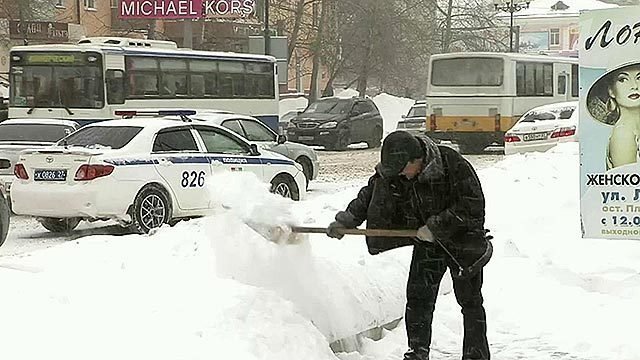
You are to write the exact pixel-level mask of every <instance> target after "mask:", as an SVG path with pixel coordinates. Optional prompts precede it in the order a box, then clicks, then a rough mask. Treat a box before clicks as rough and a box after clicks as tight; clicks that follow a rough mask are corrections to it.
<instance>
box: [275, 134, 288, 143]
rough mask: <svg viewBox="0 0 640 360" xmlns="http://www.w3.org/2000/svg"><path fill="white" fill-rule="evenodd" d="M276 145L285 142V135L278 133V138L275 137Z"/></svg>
mask: <svg viewBox="0 0 640 360" xmlns="http://www.w3.org/2000/svg"><path fill="white" fill-rule="evenodd" d="M277 142H278V145H282V144H284V143H286V142H287V136H286V135H278V139H277Z"/></svg>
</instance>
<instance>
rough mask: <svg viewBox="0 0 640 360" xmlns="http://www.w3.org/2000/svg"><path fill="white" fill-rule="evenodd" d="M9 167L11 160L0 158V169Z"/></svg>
mask: <svg viewBox="0 0 640 360" xmlns="http://www.w3.org/2000/svg"><path fill="white" fill-rule="evenodd" d="M9 168H11V161H9V160H7V159H0V169H9Z"/></svg>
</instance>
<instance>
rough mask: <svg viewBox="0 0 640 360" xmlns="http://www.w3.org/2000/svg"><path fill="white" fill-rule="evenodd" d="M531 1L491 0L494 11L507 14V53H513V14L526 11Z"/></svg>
mask: <svg viewBox="0 0 640 360" xmlns="http://www.w3.org/2000/svg"><path fill="white" fill-rule="evenodd" d="M530 2H531V1H522V0H517V1H516V2H515V3H514V1H513V0H493V6H494V7H495V9H496V10H500V11H504V12H508V13H509V52H513V13H515V12H518V11H520V10H524V9H528V8H529V3H530Z"/></svg>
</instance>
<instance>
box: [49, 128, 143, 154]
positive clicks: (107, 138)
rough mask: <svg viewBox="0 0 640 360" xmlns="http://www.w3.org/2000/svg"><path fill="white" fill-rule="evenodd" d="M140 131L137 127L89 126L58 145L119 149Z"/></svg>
mask: <svg viewBox="0 0 640 360" xmlns="http://www.w3.org/2000/svg"><path fill="white" fill-rule="evenodd" d="M141 130H142V128H141V127H138V126H89V127H85V128H82V129H80V130H78V131H76V132H75V133H73V134H71V135H69V136H67V137H66V138H64V139H62V140H61V141H60V142H59V145H68V146H81V147H86V148H92V149H103V148H107V149H120V148H122V147H124V146H125V145H127V144H128V143H129V142H130V141H131V139H133V138H134V137H135V136H136V135H137V134H138V133H139V132H140V131H141Z"/></svg>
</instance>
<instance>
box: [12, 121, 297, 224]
mask: <svg viewBox="0 0 640 360" xmlns="http://www.w3.org/2000/svg"><path fill="white" fill-rule="evenodd" d="M156 113H157V115H158V116H171V115H175V114H173V113H172V112H170V111H164V112H162V111H161V112H156ZM181 114H183V115H184V112H181ZM133 115H137V114H133ZM187 115H192V114H187ZM183 119H184V120H183V121H181V120H167V119H160V118H154V119H144V118H138V117H133V118H131V119H122V120H109V121H103V122H97V123H94V124H91V125H88V126H85V127H83V128H81V129H80V130H78V131H76V132H74V133H73V134H71V135H69V136H67V137H65V138H64V139H62V140H61V141H60V142H59V143H58V144H57V145H56V146H52V147H49V148H43V149H36V150H25V151H24V152H23V153H22V154H21V155H20V159H19V162H18V164H16V165H15V167H14V172H15V175H16V177H17V179H16V180H15V181H14V183H13V189H12V198H11V201H12V203H13V210H14V212H15V213H16V214H20V215H30V216H35V217H37V218H38V219H39V221H40V223H41V224H42V225H43V226H44V227H45V228H46V229H48V230H50V231H52V232H64V231H70V230H72V229H73V228H75V227H76V226H77V225H78V223H79V222H80V221H81V220H106V219H112V220H117V221H118V222H120V223H121V224H122V225H127V226H132V228H134V229H135V230H137V231H140V232H148V231H149V230H151V229H153V228H156V227H159V226H161V225H162V224H164V223H171V222H173V221H175V220H178V219H181V218H189V217H194V216H202V215H205V214H207V213H208V209H209V205H210V196H208V194H207V193H206V191H207V190H206V189H205V187H206V184H207V179H208V178H209V176H211V175H212V174H214V173H216V172H219V171H249V172H252V173H255V174H256V175H257V176H258V178H260V179H263V180H264V181H265V182H268V183H271V189H272V191H273V192H275V193H278V194H280V195H282V196H285V197H290V198H292V199H294V200H299V199H301V198H302V197H303V196H304V195H305V185H306V184H305V183H306V180H305V176H304V174H303V172H302V167H301V166H300V165H299V164H297V163H295V162H294V161H293V160H291V159H288V158H286V157H284V156H282V155H280V154H276V153H273V152H270V151H268V150H258V148H257V146H256V145H254V144H251V143H249V142H248V141H246V140H245V139H243V138H242V137H240V136H238V135H236V134H234V133H233V132H231V131H229V130H227V129H226V128H224V127H221V126H216V125H213V124H210V123H205V122H190V120H189V119H188V118H187V117H186V116H183Z"/></svg>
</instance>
